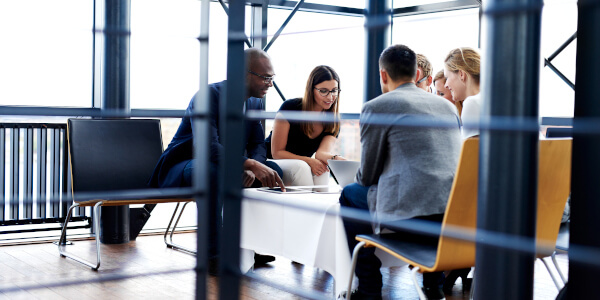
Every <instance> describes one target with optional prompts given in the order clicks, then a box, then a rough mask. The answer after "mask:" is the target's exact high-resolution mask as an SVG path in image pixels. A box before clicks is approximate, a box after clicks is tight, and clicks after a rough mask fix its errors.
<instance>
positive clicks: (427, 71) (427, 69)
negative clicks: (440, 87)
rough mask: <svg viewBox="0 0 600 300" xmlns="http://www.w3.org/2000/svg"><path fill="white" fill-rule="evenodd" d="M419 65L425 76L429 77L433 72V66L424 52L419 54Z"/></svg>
mask: <svg viewBox="0 0 600 300" xmlns="http://www.w3.org/2000/svg"><path fill="white" fill-rule="evenodd" d="M417 67H418V68H421V70H423V77H429V76H431V74H432V73H433V67H432V66H431V63H430V62H429V60H428V59H427V57H426V56H425V55H423V54H417Z"/></svg>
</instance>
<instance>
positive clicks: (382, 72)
mask: <svg viewBox="0 0 600 300" xmlns="http://www.w3.org/2000/svg"><path fill="white" fill-rule="evenodd" d="M379 77H381V82H383V84H387V82H388V73H387V71H386V70H384V69H380V70H379Z"/></svg>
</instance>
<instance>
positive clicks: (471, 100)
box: [464, 94, 481, 105]
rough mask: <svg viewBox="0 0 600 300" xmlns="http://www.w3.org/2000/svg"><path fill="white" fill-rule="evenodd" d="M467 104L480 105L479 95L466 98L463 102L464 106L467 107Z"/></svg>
mask: <svg viewBox="0 0 600 300" xmlns="http://www.w3.org/2000/svg"><path fill="white" fill-rule="evenodd" d="M467 104H475V105H481V94H476V95H473V96H469V97H467V98H466V99H465V101H464V105H467Z"/></svg>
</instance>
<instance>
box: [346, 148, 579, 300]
mask: <svg viewBox="0 0 600 300" xmlns="http://www.w3.org/2000/svg"><path fill="white" fill-rule="evenodd" d="M539 153H540V154H539V173H538V199H539V200H538V212H537V215H538V218H537V231H536V235H537V236H536V239H537V242H536V243H537V249H538V251H537V253H538V257H544V256H548V255H550V254H551V253H552V252H553V250H554V244H555V243H556V238H557V235H558V229H559V226H560V219H561V217H562V211H563V209H564V206H565V202H566V199H567V196H568V195H569V190H570V178H571V175H570V174H571V140H570V139H565V140H542V141H540V147H539ZM478 166H479V139H478V138H471V139H467V140H465V141H464V143H463V147H462V150H461V155H460V159H459V162H458V167H457V171H456V174H455V177H454V182H453V185H452V189H451V192H450V196H449V199H448V205H447V206H446V211H445V213H444V219H443V221H442V229H441V232H442V234H441V236H440V238H439V240H438V241H437V243H431V242H425V243H416V242H414V241H413V242H406V241H402V240H401V239H399V238H398V236H399V234H396V233H386V234H379V235H376V234H371V235H358V236H357V237H356V240H358V241H359V244H358V245H357V246H356V247H355V248H354V252H353V258H352V272H351V275H350V283H349V286H348V292H347V294H348V295H351V287H352V280H353V278H354V269H355V267H356V259H357V254H358V251H359V250H360V249H361V248H362V247H377V248H380V249H381V250H383V251H385V252H387V253H389V254H391V255H393V256H395V257H397V258H398V259H401V260H403V261H405V262H407V263H409V264H411V265H413V266H414V268H413V270H412V278H413V283H414V285H415V287H416V288H417V292H418V293H419V297H420V298H421V299H426V298H425V295H424V294H423V292H422V291H421V288H420V286H419V283H418V282H417V278H416V273H417V272H439V271H446V270H454V269H463V268H470V267H473V266H474V265H475V243H474V242H472V241H465V240H458V239H455V238H451V237H448V236H447V234H448V233H450V232H453V233H457V232H461V233H462V234H466V235H467V236H470V237H471V238H473V239H472V240H474V237H475V230H476V223H477V184H478ZM425 240H427V239H425Z"/></svg>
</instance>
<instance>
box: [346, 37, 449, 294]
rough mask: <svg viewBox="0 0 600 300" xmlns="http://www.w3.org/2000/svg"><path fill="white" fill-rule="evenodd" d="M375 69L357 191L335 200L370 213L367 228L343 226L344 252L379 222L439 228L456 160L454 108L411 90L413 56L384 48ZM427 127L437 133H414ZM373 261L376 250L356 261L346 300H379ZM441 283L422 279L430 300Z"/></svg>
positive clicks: (437, 278)
mask: <svg viewBox="0 0 600 300" xmlns="http://www.w3.org/2000/svg"><path fill="white" fill-rule="evenodd" d="M379 69H380V71H379V72H380V74H379V75H380V82H381V90H382V92H383V95H381V96H379V97H377V98H375V99H373V100H371V101H369V102H367V103H365V104H364V106H363V109H362V112H361V116H360V139H361V146H362V154H361V166H360V168H359V170H358V172H357V174H356V183H354V184H351V185H348V186H346V187H345V188H344V190H343V191H342V195H341V197H340V204H341V205H342V206H345V207H353V208H358V209H364V210H369V211H370V212H371V217H372V221H373V226H371V224H364V223H358V222H352V221H350V220H344V227H345V228H346V234H347V236H348V245H349V246H350V249H354V247H355V246H356V244H357V242H356V240H355V239H354V237H355V236H356V235H357V234H371V233H373V231H375V232H376V233H378V232H379V231H380V230H381V228H382V227H384V226H381V222H395V221H400V222H402V220H407V219H425V220H430V221H435V222H437V223H436V224H440V223H441V221H442V219H443V214H444V210H445V208H446V203H447V201H448V196H449V194H450V189H451V187H452V181H453V179H454V173H455V172H456V167H457V164H458V158H459V155H460V148H461V138H460V128H459V126H460V120H459V117H458V114H457V111H456V108H455V107H454V106H453V105H452V104H451V103H450V102H448V101H447V100H445V99H444V98H441V97H439V96H436V95H434V94H431V93H427V92H425V91H423V90H422V89H419V88H418V87H417V86H415V75H416V70H417V62H416V55H415V53H414V52H413V51H412V50H411V49H410V48H408V47H406V46H403V45H393V46H390V47H388V48H387V49H385V50H384V51H383V53H381V56H380V58H379ZM428 120H431V121H436V122H438V126H437V127H429V126H416V124H418V123H423V122H424V121H425V122H427V121H428ZM440 122H441V123H442V125H444V126H439V124H440ZM403 123H404V125H402V124H403ZM407 125H411V126H407ZM407 238H421V237H419V236H418V235H417V236H414V235H412V236H410V235H409V234H407ZM374 253H375V250H374V248H365V249H363V250H361V252H360V253H359V256H358V263H357V266H356V276H357V277H358V279H359V286H358V290H357V291H355V292H354V293H353V294H352V299H381V288H382V285H383V284H382V279H381V272H380V270H379V268H380V267H381V262H380V261H379V259H378V258H377V257H376V256H375V254H374ZM442 280H443V276H442V274H441V272H440V273H429V274H424V279H423V285H424V291H425V292H426V295H427V296H428V298H430V299H443V298H444V294H443V292H442V291H441V288H440V286H439V285H440V284H441V281H442Z"/></svg>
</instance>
